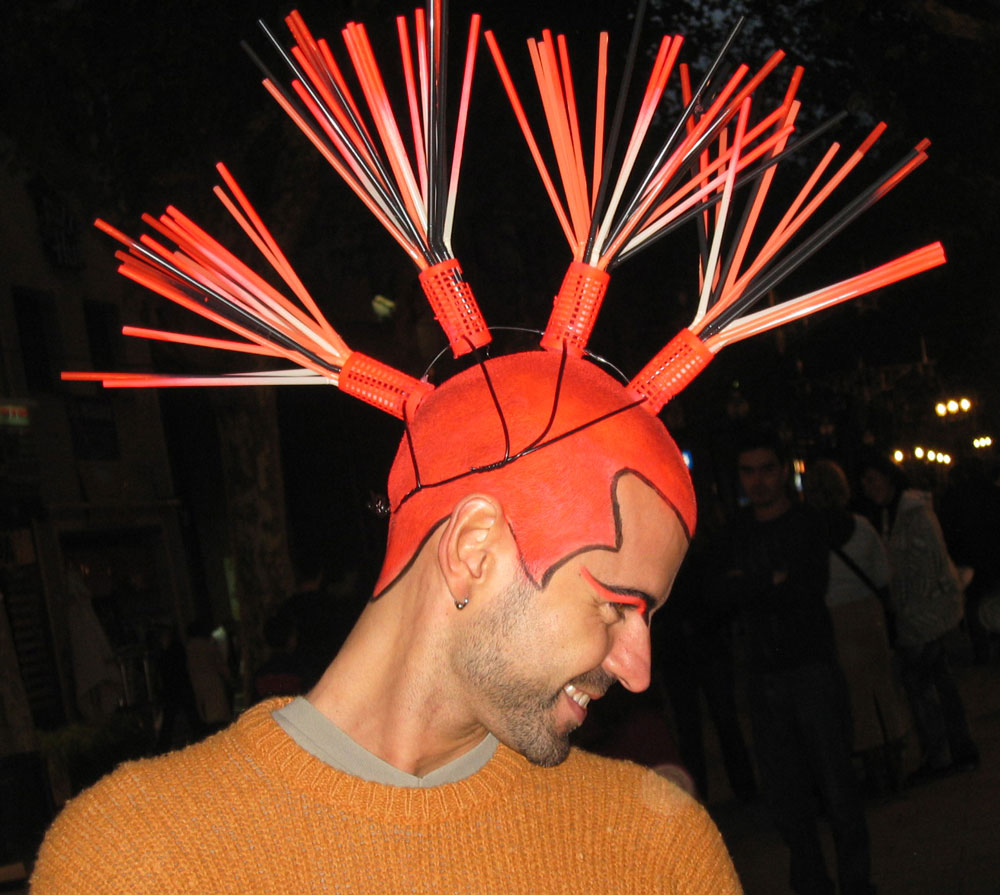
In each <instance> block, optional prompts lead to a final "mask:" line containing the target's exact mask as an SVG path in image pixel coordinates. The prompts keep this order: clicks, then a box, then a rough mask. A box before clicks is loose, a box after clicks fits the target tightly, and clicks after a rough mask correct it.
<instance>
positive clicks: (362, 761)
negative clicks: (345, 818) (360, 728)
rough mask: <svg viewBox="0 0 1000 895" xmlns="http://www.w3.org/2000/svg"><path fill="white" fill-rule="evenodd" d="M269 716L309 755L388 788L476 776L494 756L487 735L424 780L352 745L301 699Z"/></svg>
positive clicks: (492, 742)
mask: <svg viewBox="0 0 1000 895" xmlns="http://www.w3.org/2000/svg"><path fill="white" fill-rule="evenodd" d="M272 716H273V718H274V720H275V721H277V722H278V725H279V726H280V727H281V729H282V730H284V731H285V733H287V734H288V735H289V736H290V737H291V738H292V739H293V740H294V741H295V742H296V743H297V744H298V745H299V746H301V747H302V748H303V749H305V750H306V752H308V753H309V754H310V755H314V756H315V757H316V758H318V759H319V760H320V761H323V762H326V764H328V765H331V766H332V767H334V768H336V769H337V770H338V771H343V772H344V773H346V774H351V775H352V776H354V777H360V778H361V779H362V780H368V781H370V782H372V783H384V784H386V785H388V786H409V787H414V788H418V789H422V788H425V787H429V786H441V785H442V784H445V783H456V782H458V781H459V780H464V779H465V778H466V777H471V776H472V775H473V774H475V773H476V772H477V771H478V770H480V769H481V768H482V767H483V766H484V765H485V764H486V763H487V762H488V761H489V760H490V759H491V758H492V757H493V753H494V752H496V748H497V742H498V741H497V738H496V737H495V736H493V734H491V733H488V734H487V735H486V736H485V738H484V739H483V741H482V742H481V743H479V745H477V746H475V747H474V748H473V749H470V750H469V751H468V752H466V753H465V754H464V755H460V756H459V757H458V758H456V759H455V760H454V761H450V762H448V764H446V765H443V766H442V767H440V768H437V769H436V770H433V771H431V772H430V773H429V774H427V775H426V776H424V777H416V776H414V775H413V774H407V773H406V772H405V771H401V770H399V768H395V767H393V766H392V765H391V764H389V763H388V762H386V761H383V760H382V759H381V758H379V757H378V756H377V755H373V754H372V753H371V752H369V751H368V750H367V749H365V748H364V747H363V746H360V745H359V744H358V743H356V742H354V740H352V739H351V738H350V737H349V736H348V735H347V734H346V733H344V731H342V730H341V729H340V728H339V727H337V725H336V724H334V723H333V722H332V721H331V720H330V719H329V718H327V717H326V715H324V714H323V713H322V712H321V711H320V710H319V709H317V708H316V706H314V705H313V704H312V703H311V702H309V700H307V699H306V698H305V697H303V696H298V697H296V698H295V699H293V700H292V701H291V702H290V703H288V705H286V706H283V707H282V708H280V709H276V710H275V711H274V712H273V713H272Z"/></svg>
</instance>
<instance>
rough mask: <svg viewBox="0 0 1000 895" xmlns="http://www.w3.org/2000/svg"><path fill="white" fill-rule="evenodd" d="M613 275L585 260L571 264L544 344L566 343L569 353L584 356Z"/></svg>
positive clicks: (558, 345)
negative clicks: (584, 261) (586, 262)
mask: <svg viewBox="0 0 1000 895" xmlns="http://www.w3.org/2000/svg"><path fill="white" fill-rule="evenodd" d="M610 279H611V277H610V276H609V275H608V274H607V273H606V272H605V271H603V270H598V269H597V268H596V267H591V266H590V265H589V264H584V263H583V262H582V261H574V262H573V263H572V264H570V266H569V269H568V270H567V271H566V276H565V277H563V281H562V285H561V286H560V287H559V294H558V295H556V297H555V302H554V303H553V306H552V314H551V315H550V316H549V323H548V326H546V327H545V335H543V336H542V347H543V348H547V349H549V350H551V351H562V349H563V345H565V346H566V353H567V354H569V355H572V356H573V357H582V356H583V351H584V349H585V348H586V347H587V342H588V341H589V340H590V333H591V331H592V330H593V329H594V321H595V320H596V319H597V312H598V311H599V310H600V309H601V302H602V301H603V300H604V293H605V292H607V290H608V281H609V280H610Z"/></svg>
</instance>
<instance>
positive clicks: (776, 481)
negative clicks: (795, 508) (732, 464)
mask: <svg viewBox="0 0 1000 895" xmlns="http://www.w3.org/2000/svg"><path fill="white" fill-rule="evenodd" d="M736 469H737V472H738V473H739V477H740V485H741V487H742V488H743V493H744V494H746V496H747V500H749V501H750V506H751V507H752V508H753V512H754V515H755V516H756V517H757V518H758V519H760V520H768V519H775V518H777V517H778V516H780V515H782V513H784V512H785V511H786V510H787V509H788V507H789V506H790V503H791V501H790V499H789V496H788V482H789V477H790V475H791V467H790V465H789V462H788V457H787V455H786V454H785V451H784V447H783V445H782V444H781V442H780V440H779V439H778V438H777V437H772V436H771V435H769V434H768V433H764V432H761V433H754V434H752V435H747V436H745V437H744V438H743V439H742V441H741V442H740V445H739V448H738V453H737V455H736Z"/></svg>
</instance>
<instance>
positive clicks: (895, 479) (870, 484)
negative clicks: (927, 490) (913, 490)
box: [859, 455, 908, 507]
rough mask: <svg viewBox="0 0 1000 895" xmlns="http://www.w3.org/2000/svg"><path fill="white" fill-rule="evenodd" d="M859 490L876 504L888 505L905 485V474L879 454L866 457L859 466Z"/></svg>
mask: <svg viewBox="0 0 1000 895" xmlns="http://www.w3.org/2000/svg"><path fill="white" fill-rule="evenodd" d="M859 471H860V473H861V490H862V492H863V493H864V495H865V497H867V498H868V499H869V500H870V501H871V502H872V503H874V504H875V505H876V506H880V507H886V506H889V505H890V504H891V503H892V502H893V501H894V500H895V499H896V497H897V496H898V495H899V494H900V493H902V492H903V491H904V490H905V489H906V486H907V484H908V483H907V480H906V474H905V473H904V472H903V471H902V470H901V469H900V468H899V467H898V466H896V464H895V463H893V462H892V461H891V460H889V459H887V458H886V457H882V456H880V455H871V456H868V457H866V458H865V459H864V460H863V461H862V463H861V466H860V470H859Z"/></svg>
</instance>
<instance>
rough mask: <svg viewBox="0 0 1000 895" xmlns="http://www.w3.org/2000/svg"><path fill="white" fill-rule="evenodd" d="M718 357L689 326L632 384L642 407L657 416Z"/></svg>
mask: <svg viewBox="0 0 1000 895" xmlns="http://www.w3.org/2000/svg"><path fill="white" fill-rule="evenodd" d="M713 357H715V355H714V354H712V352H711V351H709V350H708V348H706V347H705V343H704V342H702V340H701V339H699V338H698V337H697V336H696V335H695V334H694V333H693V332H691V330H689V329H687V328H686V327H685V328H684V329H682V330H681V331H680V332H679V333H677V335H676V336H674V337H673V338H672V339H671V340H670V341H669V342H667V344H666V345H665V346H664V347H663V348H662V349H661V350H660V352H659V353H658V354H657V355H656V357H654V358H653V359H652V360H651V361H650V362H649V363H648V364H646V366H645V367H643V368H642V370H640V371H639V374H638V375H637V376H636V377H635V378H634V379H633V380H632V381H631V382H630V383H629V384H628V387H629V389H630V390H631V391H632V392H633V393H634V394H635V395H636V396H637V397H643V398H645V399H646V402H645V403H644V404H643V405H642V406H643V407H645V408H646V410H648V411H649V412H650V413H651V414H653V416H656V414H658V413H659V412H660V411H661V410H662V409H663V407H664V405H665V404H666V403H667V402H668V401H669V400H670V399H671V398H673V397H675V396H676V395H679V394H680V393H681V392H682V391H684V389H686V388H687V387H688V386H689V385H690V384H691V381H692V380H693V379H694V378H695V376H697V375H698V374H699V373H700V372H701V371H702V370H704V369H705V367H707V366H708V362H709V361H710V360H712V358H713Z"/></svg>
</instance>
